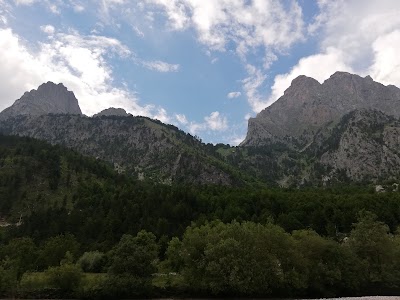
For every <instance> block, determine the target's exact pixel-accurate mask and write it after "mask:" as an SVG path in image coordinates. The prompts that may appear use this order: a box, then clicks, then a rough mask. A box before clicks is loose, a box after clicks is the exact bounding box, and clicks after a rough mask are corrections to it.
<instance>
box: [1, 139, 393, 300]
mask: <svg viewBox="0 0 400 300" xmlns="http://www.w3.org/2000/svg"><path fill="white" fill-rule="evenodd" d="M385 184H386V192H385V193H376V192H375V191H374V190H373V189H372V188H371V187H368V186H346V187H327V188H320V189H303V190H297V189H296V190H290V189H286V190H283V189H272V188H251V187H242V188H240V189H239V188H228V187H217V186H203V187H194V186H184V185H180V186H175V185H172V186H169V185H158V184H153V183H150V182H140V181H136V180H133V179H132V178H129V177H127V176H124V175H121V174H116V173H115V172H114V171H113V170H112V168H110V166H109V165H107V164H104V163H102V162H100V161H97V160H94V159H89V158H86V157H83V156H82V155H79V154H77V153H75V152H72V151H67V150H65V149H62V148H60V147H53V146H50V145H48V144H45V143H42V142H38V141H35V140H31V139H25V138H16V137H1V136H0V221H1V222H2V224H5V225H9V226H5V225H3V226H4V227H0V295H1V296H20V297H26V298H28V297H29V298H35V297H36V298H57V297H58V298H72V297H79V298H112V297H117V298H127V297H144V296H146V297H165V296H193V295H196V296H199V295H204V296H219V297H223V296H243V297H250V296H257V297H298V296H304V297H311V296H315V297H320V296H338V295H360V294H369V293H374V294H376V293H381V294H383V293H388V294H389V293H398V292H399V291H400V271H399V270H400V236H399V235H398V231H397V227H398V226H399V225H400V224H399V222H400V193H399V192H397V191H396V190H395V189H394V188H392V183H391V182H387V183H385ZM371 212H373V213H371ZM7 223H9V224H7Z"/></svg>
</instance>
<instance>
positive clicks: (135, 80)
mask: <svg viewBox="0 0 400 300" xmlns="http://www.w3.org/2000/svg"><path fill="white" fill-rule="evenodd" d="M399 15H400V2H399V1H397V0H381V1H379V3H378V2H377V1H373V0H364V1H359V0H346V1H345V0H337V1H328V0H319V1H312V0H297V1H296V0H137V1H129V0H101V1H100V0H96V1H95V0H64V1H62V0H0V51H1V53H0V109H4V108H5V107H7V106H9V105H11V104H12V103H13V102H14V101H15V100H16V99H18V98H19V97H20V96H21V95H22V94H23V92H24V91H26V90H30V89H33V88H36V87H37V86H38V85H40V84H41V83H42V82H46V81H54V82H57V83H58V82H63V83H64V84H65V85H66V86H67V87H68V88H69V89H70V90H72V91H74V92H75V95H76V96H77V98H78V100H79V102H80V106H81V108H82V110H83V112H84V113H85V114H87V115H92V114H94V113H97V112H99V111H100V110H102V109H105V108H108V107H122V108H124V109H126V110H127V111H128V112H130V113H132V114H133V115H146V116H149V117H152V118H157V119H159V120H161V121H163V122H166V123H171V124H174V125H176V126H178V127H179V128H181V129H183V130H185V131H187V132H190V133H192V134H193V135H197V136H199V137H200V138H201V139H202V140H203V141H204V142H212V143H219V142H222V143H229V144H232V145H237V144H238V143H240V141H242V140H243V139H244V137H245V134H246V130H247V120H248V118H249V117H254V116H256V114H257V113H258V112H260V111H261V110H262V109H264V108H266V107H267V106H269V105H271V104H272V103H273V102H274V101H276V100H277V99H278V98H279V97H280V96H281V95H282V94H283V92H284V90H285V89H286V88H287V87H288V86H289V85H290V83H291V81H292V80H293V79H294V78H295V77H297V76H299V75H307V76H310V77H313V78H315V79H317V80H319V81H320V82H323V81H324V80H325V79H327V78H328V77H329V76H330V75H331V74H333V73H334V72H335V71H338V70H340V71H349V72H353V73H357V74H359V75H361V76H366V75H371V76H372V77H373V78H374V79H375V80H376V81H380V82H382V83H384V84H395V85H398V86H399V85H400V56H399V55H398V53H399V50H400V18H398V16H399Z"/></svg>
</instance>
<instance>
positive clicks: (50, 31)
mask: <svg viewBox="0 0 400 300" xmlns="http://www.w3.org/2000/svg"><path fill="white" fill-rule="evenodd" d="M40 30H41V31H43V32H44V33H47V34H49V35H52V34H54V32H55V28H54V26H52V25H43V26H40Z"/></svg>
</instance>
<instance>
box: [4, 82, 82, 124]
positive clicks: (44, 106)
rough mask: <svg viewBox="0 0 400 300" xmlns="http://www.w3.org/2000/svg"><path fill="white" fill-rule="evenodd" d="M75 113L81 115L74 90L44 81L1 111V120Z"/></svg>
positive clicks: (60, 84)
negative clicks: (24, 116)
mask: <svg viewBox="0 0 400 300" xmlns="http://www.w3.org/2000/svg"><path fill="white" fill-rule="evenodd" d="M45 114H73V115H81V114H82V112H81V109H80V107H79V104H78V100H77V99H76V97H75V95H74V93H73V92H71V91H68V90H67V88H66V87H65V86H64V85H63V84H62V83H59V84H55V83H53V82H50V81H49V82H47V83H43V84H42V85H41V86H39V87H38V89H37V90H31V91H30V92H26V93H25V94H24V95H23V96H22V97H21V98H20V99H18V100H16V101H15V103H14V104H13V105H12V106H10V107H9V108H6V109H5V110H3V111H2V112H1V113H0V120H5V119H7V118H10V117H15V116H18V115H32V116H38V115H45Z"/></svg>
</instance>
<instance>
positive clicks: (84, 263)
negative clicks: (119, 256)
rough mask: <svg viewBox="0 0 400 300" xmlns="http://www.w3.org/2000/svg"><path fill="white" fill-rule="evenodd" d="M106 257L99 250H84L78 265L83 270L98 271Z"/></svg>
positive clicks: (88, 271)
mask: <svg viewBox="0 0 400 300" xmlns="http://www.w3.org/2000/svg"><path fill="white" fill-rule="evenodd" d="M105 262H106V257H105V255H104V253H102V252H99V251H91V252H85V253H84V254H83V255H82V256H81V258H80V259H79V260H78V262H77V263H78V265H79V266H80V267H81V268H82V270H83V271H84V272H87V273H100V272H101V271H102V269H103V267H104V265H105Z"/></svg>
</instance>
